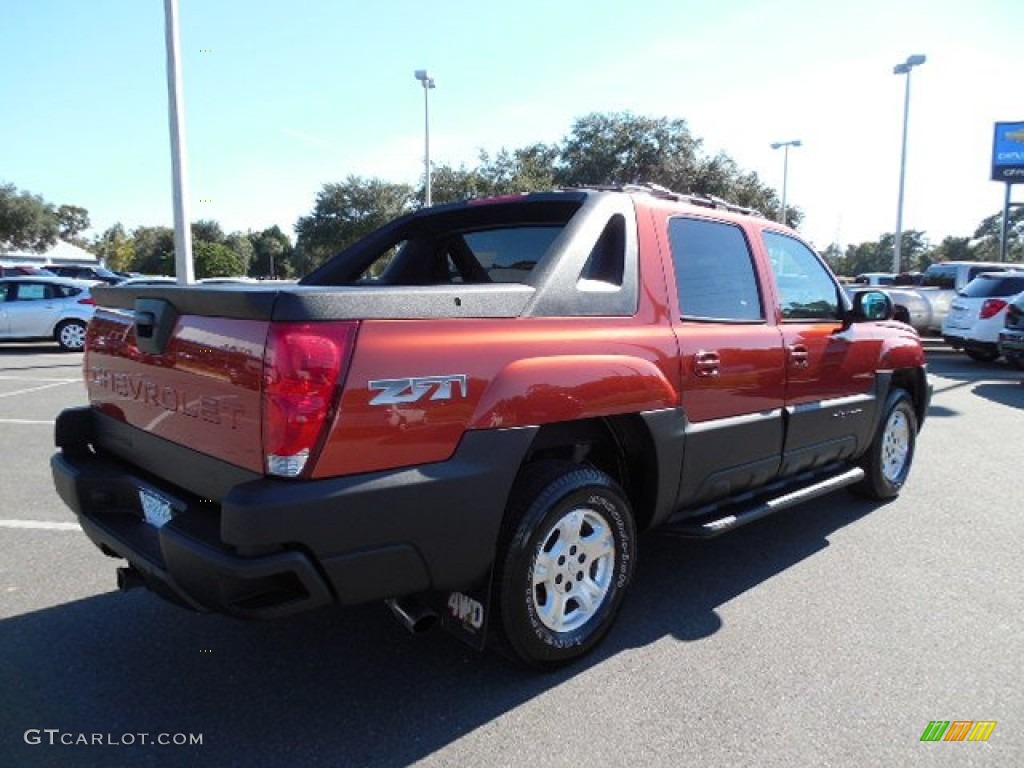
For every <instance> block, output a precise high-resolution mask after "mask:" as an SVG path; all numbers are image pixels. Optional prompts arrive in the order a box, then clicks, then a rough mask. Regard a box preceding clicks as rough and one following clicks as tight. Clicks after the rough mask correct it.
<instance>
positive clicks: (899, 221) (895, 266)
mask: <svg viewBox="0 0 1024 768" xmlns="http://www.w3.org/2000/svg"><path fill="white" fill-rule="evenodd" d="M924 62H925V57H924V56H922V55H921V54H915V55H914V56H908V57H907V60H906V61H905V62H903V63H902V64H897V65H896V66H895V67H893V68H892V73H893V74H894V75H906V76H907V88H906V93H905V95H904V97H903V150H902V152H901V153H900V194H899V199H898V202H897V203H896V239H895V241H894V242H893V246H892V247H893V254H892V271H893V272H894V273H895V274H897V275H898V274H899V273H900V272H901V271H902V270H901V267H902V264H901V263H900V262H901V259H900V251H901V250H902V246H903V183H904V180H905V179H906V175H907V123H908V121H909V119H910V70H912V69H913V68H914V67H917V66H920V65H921V64H924Z"/></svg>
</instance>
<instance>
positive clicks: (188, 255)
mask: <svg viewBox="0 0 1024 768" xmlns="http://www.w3.org/2000/svg"><path fill="white" fill-rule="evenodd" d="M164 32H165V42H166V47H167V117H168V121H169V123H170V133H171V181H172V189H173V192H174V273H175V275H176V276H177V281H178V283H179V284H180V285H188V284H189V283H194V282H195V265H194V264H193V261H192V229H191V225H190V222H191V216H190V213H189V199H188V162H187V153H186V152H185V100H184V98H183V96H182V88H181V37H180V34H179V31H178V0H164Z"/></svg>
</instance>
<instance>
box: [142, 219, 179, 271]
mask: <svg viewBox="0 0 1024 768" xmlns="http://www.w3.org/2000/svg"><path fill="white" fill-rule="evenodd" d="M132 243H133V245H134V246H135V262H134V264H133V268H134V269H136V270H138V271H139V272H145V273H146V274H156V275H161V274H162V275H173V274H174V230H173V229H171V228H170V227H138V228H137V229H135V230H134V231H133V232H132Z"/></svg>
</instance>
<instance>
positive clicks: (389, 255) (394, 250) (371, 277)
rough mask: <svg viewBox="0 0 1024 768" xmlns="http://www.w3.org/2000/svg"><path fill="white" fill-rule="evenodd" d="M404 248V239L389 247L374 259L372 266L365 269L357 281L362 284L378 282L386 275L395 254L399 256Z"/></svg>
mask: <svg viewBox="0 0 1024 768" xmlns="http://www.w3.org/2000/svg"><path fill="white" fill-rule="evenodd" d="M403 248H405V241H404V240H403V241H401V242H400V243H395V244H394V245H392V246H391V247H389V248H387V249H386V250H385V251H383V252H382V253H381V254H380V255H379V256H377V258H376V259H374V260H373V262H372V263H371V264H370V266H368V267H367V268H366V269H365V270H363V272H362V274H361V275H359V277H358V278H356V282H357V283H360V284H362V283H376V282H378V281H379V280H380V279H381V278H382V277H383V276H384V273H385V272H387V270H388V267H390V266H391V262H393V261H394V260H395V256H397V255H398V254H399V253H400V252H401V251H402V249H403Z"/></svg>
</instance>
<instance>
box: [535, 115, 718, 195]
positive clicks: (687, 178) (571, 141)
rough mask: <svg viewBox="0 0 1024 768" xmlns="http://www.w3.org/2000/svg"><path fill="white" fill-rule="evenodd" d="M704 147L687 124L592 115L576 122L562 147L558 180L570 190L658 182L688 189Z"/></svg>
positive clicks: (654, 119) (665, 118)
mask: <svg viewBox="0 0 1024 768" xmlns="http://www.w3.org/2000/svg"><path fill="white" fill-rule="evenodd" d="M700 144H701V142H700V140H699V139H695V138H694V137H693V136H692V135H691V134H690V129H689V127H688V126H687V124H686V121H685V120H672V119H669V118H667V117H660V118H651V117H644V116H640V115H634V114H632V113H631V112H614V113H592V114H590V115H587V116H585V117H581V118H579V119H578V120H576V122H575V123H573V126H572V128H571V129H570V131H569V135H568V136H566V137H565V139H563V140H562V142H561V144H560V145H559V153H558V160H557V163H556V167H555V171H556V181H557V182H558V183H560V184H563V185H565V186H588V185H595V184H631V183H642V182H652V183H654V184H661V185H663V186H665V187H668V188H670V189H674V190H677V191H688V190H689V187H690V182H691V179H692V177H693V176H694V175H695V174H694V169H695V168H696V166H697V153H698V150H699V149H700Z"/></svg>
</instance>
